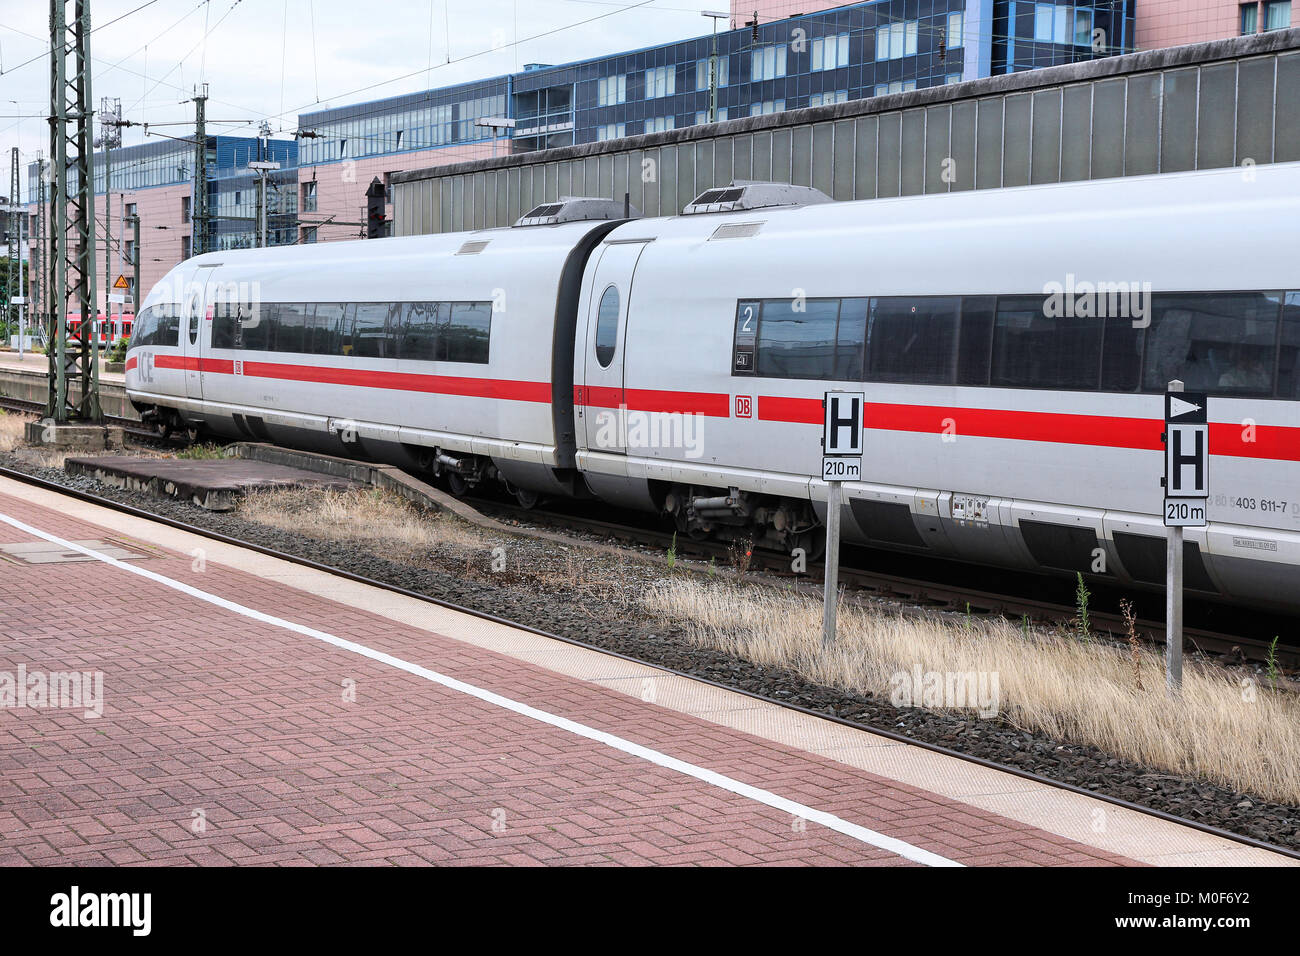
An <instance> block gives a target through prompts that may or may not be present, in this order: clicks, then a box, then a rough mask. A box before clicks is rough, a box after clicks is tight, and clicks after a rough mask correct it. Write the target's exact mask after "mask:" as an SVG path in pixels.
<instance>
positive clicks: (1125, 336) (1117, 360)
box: [1101, 316, 1146, 392]
mask: <svg viewBox="0 0 1300 956" xmlns="http://www.w3.org/2000/svg"><path fill="white" fill-rule="evenodd" d="M1133 321H1134V320H1133V319H1129V318H1122V317H1117V316H1110V317H1108V318H1107V319H1106V320H1105V323H1104V324H1103V328H1102V338H1101V390H1102V391H1103V392H1136V391H1137V390H1138V387H1139V386H1140V385H1141V384H1142V347H1143V344H1144V343H1145V341H1146V329H1145V328H1140V327H1138V326H1135V325H1134V324H1133Z"/></svg>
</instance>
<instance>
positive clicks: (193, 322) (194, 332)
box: [189, 296, 203, 345]
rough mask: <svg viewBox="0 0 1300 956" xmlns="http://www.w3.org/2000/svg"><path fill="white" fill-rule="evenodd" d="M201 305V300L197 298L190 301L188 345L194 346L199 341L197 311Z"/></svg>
mask: <svg viewBox="0 0 1300 956" xmlns="http://www.w3.org/2000/svg"><path fill="white" fill-rule="evenodd" d="M202 304H203V300H202V299H201V298H199V297H198V296H195V297H194V298H193V299H191V300H190V327H189V335H190V345H194V344H195V343H197V342H198V340H199V311H200V308H201V307H202Z"/></svg>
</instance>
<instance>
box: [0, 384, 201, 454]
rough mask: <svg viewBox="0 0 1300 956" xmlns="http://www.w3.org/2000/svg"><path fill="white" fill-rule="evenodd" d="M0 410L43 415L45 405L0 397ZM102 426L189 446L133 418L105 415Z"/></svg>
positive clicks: (169, 443)
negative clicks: (164, 435)
mask: <svg viewBox="0 0 1300 956" xmlns="http://www.w3.org/2000/svg"><path fill="white" fill-rule="evenodd" d="M0 409H3V410H5V411H8V412H19V413H21V414H25V415H44V414H45V405H44V404H43V403H41V402H29V401H27V400H25V399H21V398H9V397H8V396H0ZM104 424H105V425H110V426H112V427H114V428H120V429H122V430H123V431H124V432H126V433H127V434H128V435H133V436H135V437H136V438H147V439H149V440H150V441H152V442H154V443H162V444H166V445H175V446H178V447H179V446H184V445H187V444H189V440H188V439H187V438H186V437H185V436H184V435H178V436H173V437H171V438H164V437H163V436H162V435H161V434H160V433H159V432H158V430H157V429H156V428H150V427H149V426H148V425H146V424H144V423H143V422H141V421H139V420H138V419H135V418H121V417H119V416H117V415H105V416H104Z"/></svg>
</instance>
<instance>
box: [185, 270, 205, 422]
mask: <svg viewBox="0 0 1300 956" xmlns="http://www.w3.org/2000/svg"><path fill="white" fill-rule="evenodd" d="M211 274H212V273H211V272H210V271H209V270H207V269H199V270H197V271H196V273H195V277H194V281H193V282H191V283H190V284H189V288H188V289H187V290H186V293H185V306H184V311H183V312H182V313H181V328H180V339H181V355H183V356H184V359H185V362H184V364H185V394H186V396H187V397H189V398H197V399H202V398H203V363H202V347H203V314H204V311H205V308H204V306H205V302H206V298H205V296H204V291H205V287H206V285H207V280H208V276H210V275H211Z"/></svg>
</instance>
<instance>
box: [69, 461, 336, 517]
mask: <svg viewBox="0 0 1300 956" xmlns="http://www.w3.org/2000/svg"><path fill="white" fill-rule="evenodd" d="M63 467H64V470H65V471H67V472H68V474H70V475H86V476H87V477H90V478H97V479H99V480H100V481H102V482H104V483H106V484H110V485H115V486H117V487H118V488H129V489H131V490H133V491H147V492H149V493H150V494H154V495H158V496H159V497H166V498H178V499H183V500H185V501H192V502H193V503H194V504H196V505H198V506H199V507H200V508H207V509H208V510H209V511H230V510H231V509H232V508H234V507H235V505H236V504H237V503H238V501H239V499H240V498H242V497H243V496H244V495H246V494H248V492H250V491H255V490H266V489H271V488H332V489H337V490H340V491H342V490H346V489H349V488H355V487H357V483H356V482H354V481H351V480H349V479H347V478H341V477H336V476H333V475H324V474H320V473H319V472H314V471H305V470H303V469H302V468H293V467H290V466H288V465H280V464H274V463H271V462H265V461H251V460H248V459H243V458H212V459H188V458H142V457H139V456H132V455H104V456H97V457H84V458H69V459H67V460H66V461H65V462H64V465H63Z"/></svg>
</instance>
